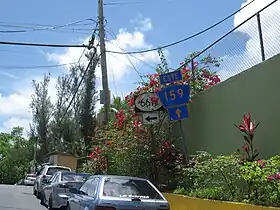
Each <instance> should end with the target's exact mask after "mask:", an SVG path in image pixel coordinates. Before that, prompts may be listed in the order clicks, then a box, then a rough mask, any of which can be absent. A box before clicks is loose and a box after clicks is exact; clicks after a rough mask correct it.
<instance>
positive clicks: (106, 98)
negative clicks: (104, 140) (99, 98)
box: [98, 0, 110, 125]
mask: <svg viewBox="0 0 280 210" xmlns="http://www.w3.org/2000/svg"><path fill="white" fill-rule="evenodd" d="M98 23H99V40H100V53H101V72H102V88H103V94H102V95H103V96H104V123H105V125H107V124H108V122H109V110H110V98H109V97H110V93H109V87H108V76H107V61H106V48H105V32H104V31H105V30H104V15H103V0H98Z"/></svg>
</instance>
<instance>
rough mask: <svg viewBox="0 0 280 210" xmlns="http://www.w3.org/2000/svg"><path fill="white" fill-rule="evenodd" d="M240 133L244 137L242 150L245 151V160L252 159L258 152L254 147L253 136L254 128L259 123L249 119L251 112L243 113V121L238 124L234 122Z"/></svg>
mask: <svg viewBox="0 0 280 210" xmlns="http://www.w3.org/2000/svg"><path fill="white" fill-rule="evenodd" d="M234 126H235V127H237V128H238V129H239V130H240V131H241V132H242V133H243V138H244V145H243V147H242V148H243V150H244V152H245V153H246V156H247V157H246V159H247V161H254V160H255V159H256V158H257V156H258V155H259V153H258V152H257V150H256V149H254V144H253V138H254V132H255V130H256V128H257V127H258V126H259V123H255V122H253V121H252V119H251V113H248V114H247V115H246V114H245V115H244V116H243V121H242V123H241V124H240V125H236V124H234Z"/></svg>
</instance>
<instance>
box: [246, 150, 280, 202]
mask: <svg viewBox="0 0 280 210" xmlns="http://www.w3.org/2000/svg"><path fill="white" fill-rule="evenodd" d="M279 167H280V156H274V157H272V158H270V159H268V160H259V161H254V162H246V163H244V164H243V166H241V172H242V173H241V177H242V178H243V179H244V180H245V181H246V183H247V194H246V199H247V200H248V201H250V202H251V203H254V204H261V205H269V206H274V205H277V206H278V205H279V204H280V191H279V190H280V183H279V181H278V179H276V180H270V179H269V178H270V177H271V176H272V175H274V174H277V173H278V172H279Z"/></svg>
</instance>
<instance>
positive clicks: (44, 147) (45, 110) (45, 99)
mask: <svg viewBox="0 0 280 210" xmlns="http://www.w3.org/2000/svg"><path fill="white" fill-rule="evenodd" d="M49 82H50V75H44V78H43V81H42V82H36V81H35V80H33V81H32V85H33V89H34V93H33V94H32V96H31V103H30V107H31V109H32V114H33V124H32V127H34V130H35V133H36V135H37V136H38V138H39V139H38V140H39V146H40V155H39V157H40V159H43V157H44V155H45V154H47V153H48V152H49V151H50V150H51V146H50V144H49V139H48V137H49V123H50V119H51V116H52V109H53V105H52V103H51V99H50V96H49V94H48V86H49Z"/></svg>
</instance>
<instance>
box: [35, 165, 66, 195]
mask: <svg viewBox="0 0 280 210" xmlns="http://www.w3.org/2000/svg"><path fill="white" fill-rule="evenodd" d="M57 171H71V169H70V168H68V167H65V166H54V165H44V166H43V167H42V168H41V169H40V170H39V171H38V172H37V174H36V180H35V182H34V186H33V194H34V195H35V196H36V197H37V198H38V199H40V198H41V191H42V189H43V187H44V185H45V182H46V181H47V180H49V179H50V178H51V177H52V175H53V174H54V173H55V172H57Z"/></svg>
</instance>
